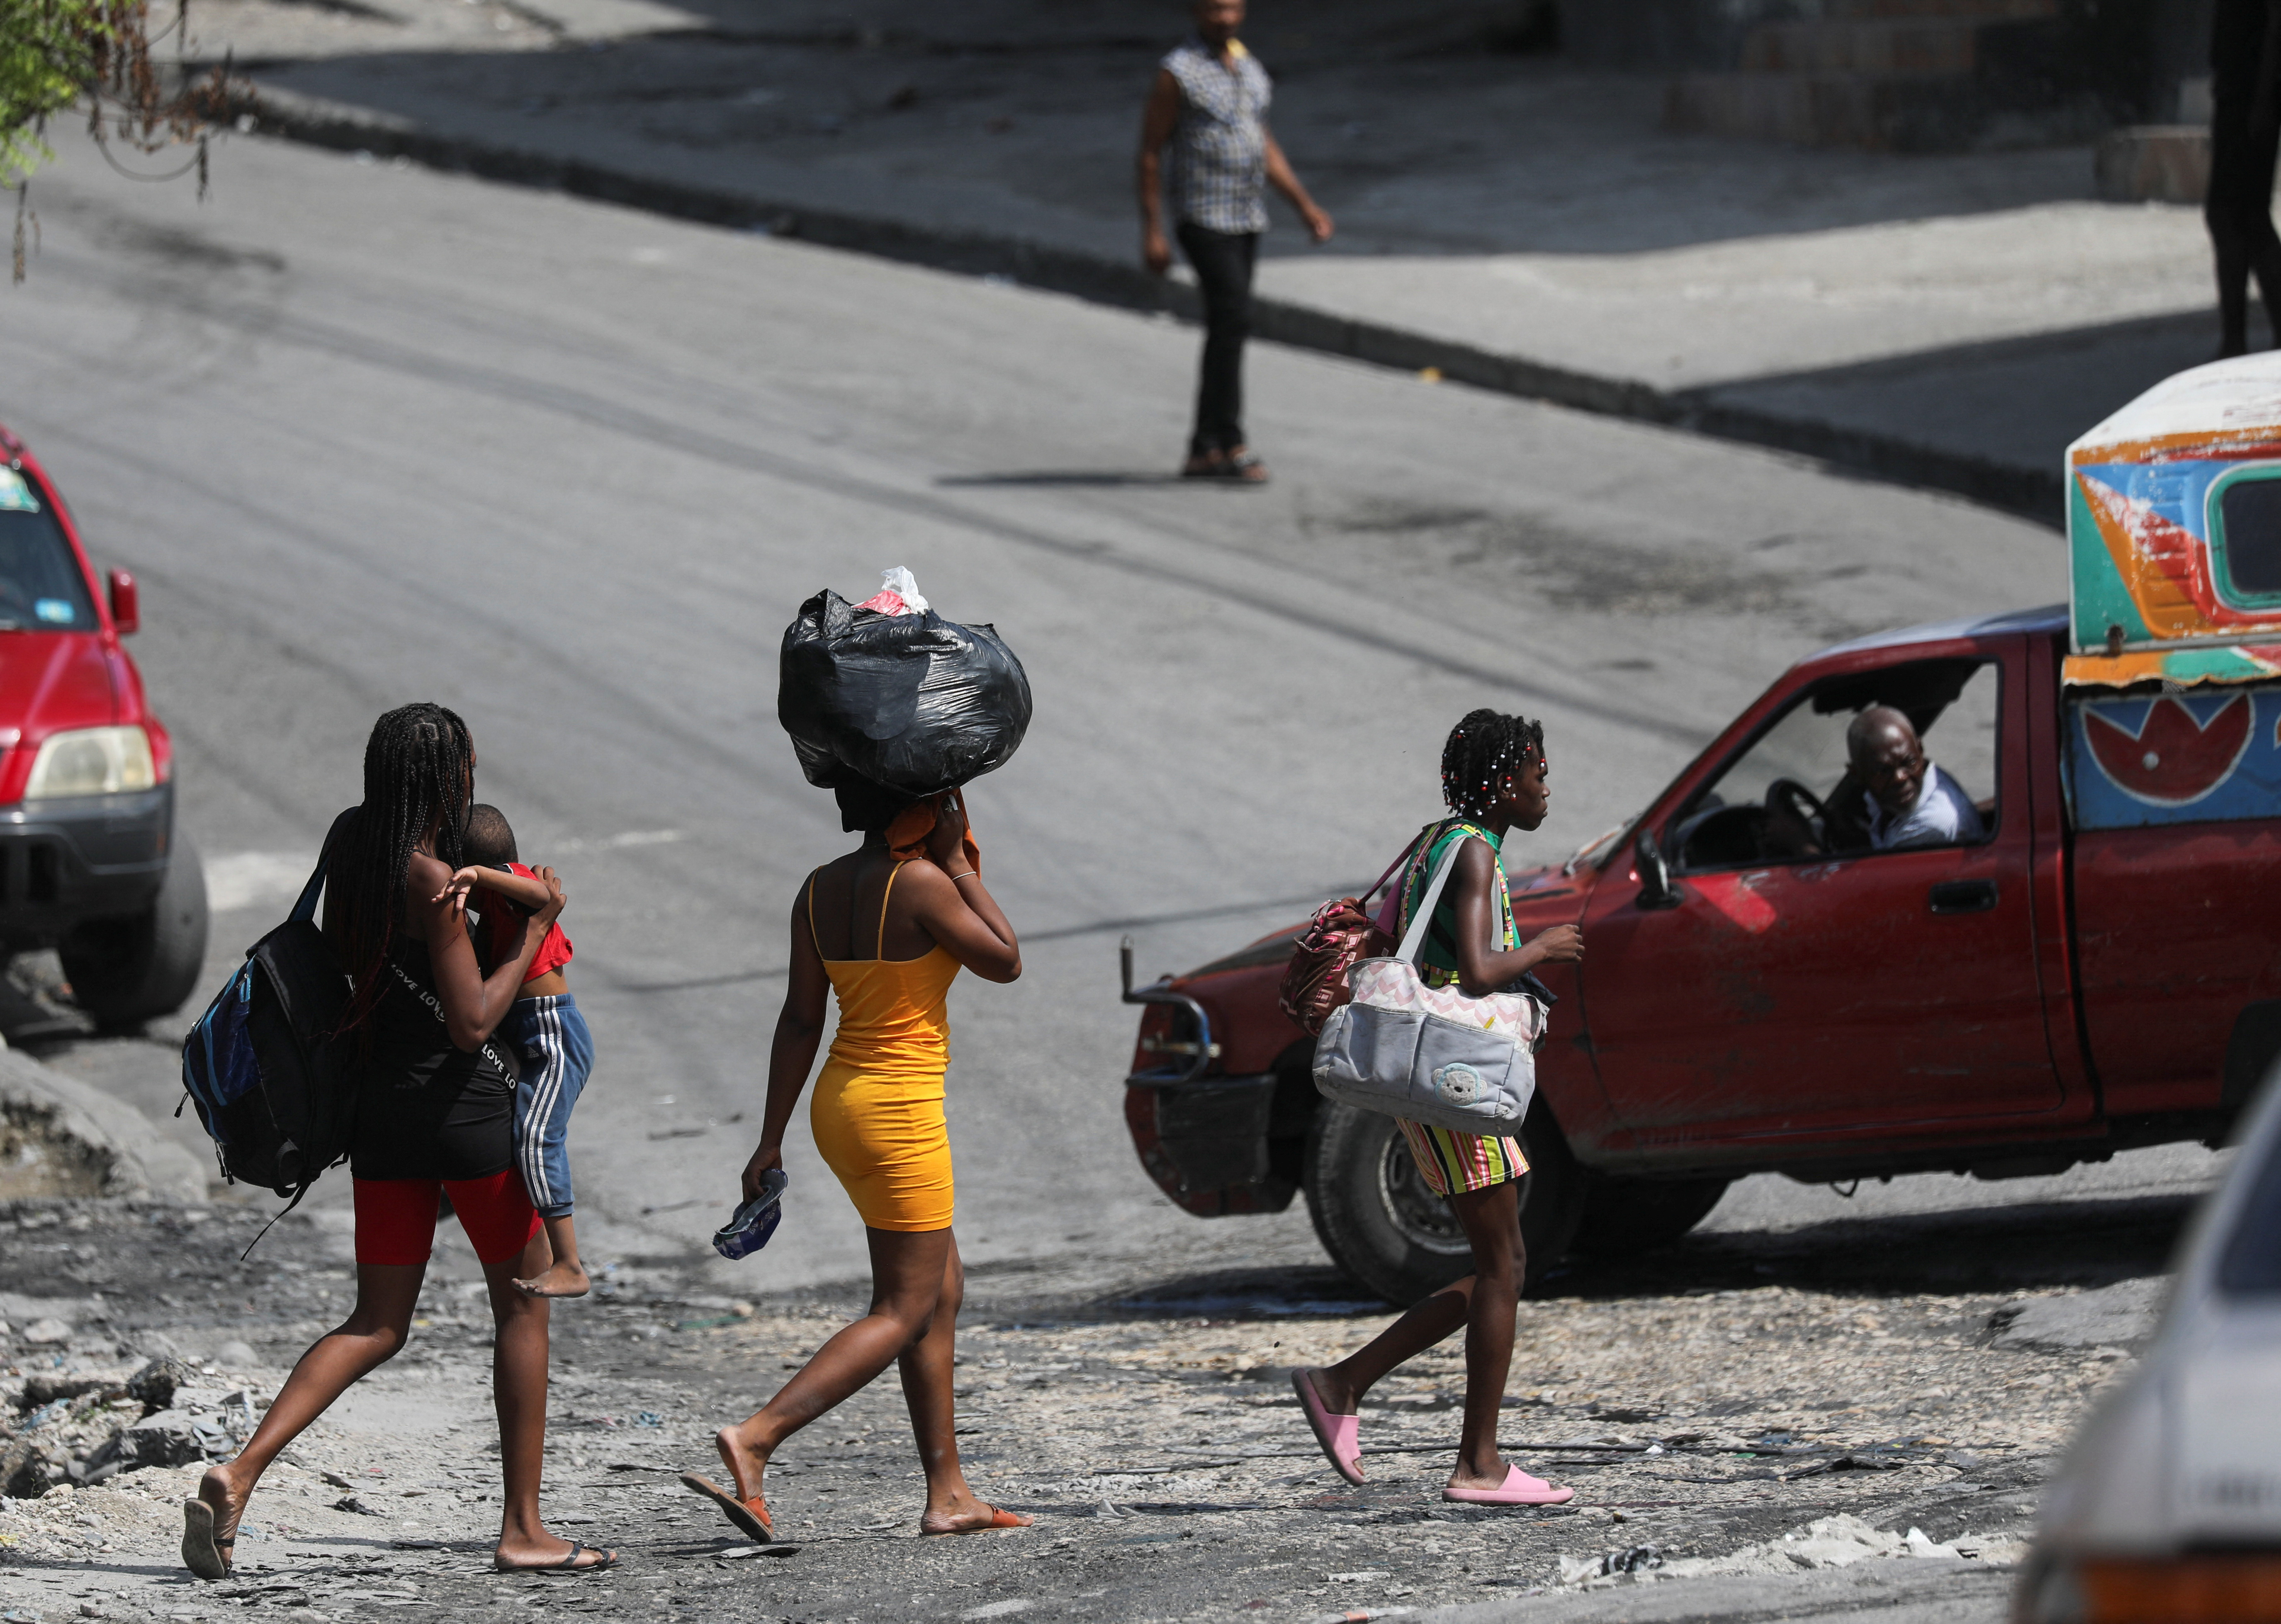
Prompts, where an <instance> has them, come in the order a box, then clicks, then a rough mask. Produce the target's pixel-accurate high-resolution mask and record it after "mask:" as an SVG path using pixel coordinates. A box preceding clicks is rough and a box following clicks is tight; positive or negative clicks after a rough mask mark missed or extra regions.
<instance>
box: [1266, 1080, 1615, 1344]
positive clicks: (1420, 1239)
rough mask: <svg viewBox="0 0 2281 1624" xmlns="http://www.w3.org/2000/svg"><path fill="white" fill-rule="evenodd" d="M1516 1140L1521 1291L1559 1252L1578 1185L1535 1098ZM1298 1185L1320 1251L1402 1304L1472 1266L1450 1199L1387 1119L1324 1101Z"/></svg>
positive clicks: (1564, 1246)
mask: <svg viewBox="0 0 2281 1624" xmlns="http://www.w3.org/2000/svg"><path fill="white" fill-rule="evenodd" d="M1520 1140H1521V1148H1522V1149H1523V1150H1524V1151H1525V1152H1526V1154H1527V1157H1528V1168H1529V1171H1528V1172H1527V1175H1526V1176H1525V1177H1524V1178H1523V1179H1522V1180H1521V1193H1520V1237H1521V1241H1522V1243H1523V1245H1524V1246H1526V1248H1527V1253H1528V1268H1527V1280H1525V1281H1524V1282H1523V1288H1524V1289H1528V1288H1534V1287H1535V1285H1536V1284H1537V1282H1538V1281H1540V1280H1543V1278H1544V1276H1545V1275H1546V1273H1547V1272H1550V1270H1551V1268H1552V1267H1553V1265H1554V1264H1558V1262H1559V1261H1560V1259H1561V1258H1562V1257H1563V1256H1565V1255H1566V1252H1567V1250H1568V1243H1569V1241H1570V1239H1571V1238H1572V1237H1573V1236H1574V1233H1575V1231H1576V1222H1577V1219H1578V1218H1579V1216H1580V1214H1581V1198H1582V1195H1583V1190H1582V1187H1581V1173H1580V1171H1579V1169H1578V1168H1577V1166H1576V1162H1575V1158H1574V1157H1573V1156H1570V1155H1569V1153H1568V1145H1567V1141H1566V1140H1564V1139H1563V1138H1562V1137H1561V1135H1560V1129H1559V1127H1558V1125H1557V1124H1555V1123H1554V1122H1553V1120H1552V1113H1551V1111H1550V1110H1548V1109H1547V1108H1546V1106H1545V1104H1544V1101H1543V1097H1542V1096H1541V1095H1540V1096H1539V1097H1538V1099H1537V1100H1536V1102H1535V1103H1534V1104H1533V1105H1531V1106H1530V1107H1529V1111H1528V1117H1527V1121H1526V1122H1525V1123H1523V1124H1522V1125H1521V1131H1520ZM1306 1186H1307V1210H1308V1212H1309V1213H1310V1214H1311V1216H1312V1217H1313V1218H1314V1220H1315V1233H1316V1234H1317V1235H1318V1237H1320V1238H1321V1240H1322V1242H1323V1249H1324V1250H1325V1251H1326V1252H1328V1253H1329V1254H1330V1255H1331V1258H1332V1260H1333V1261H1334V1262H1335V1263H1336V1264H1338V1265H1339V1266H1340V1267H1341V1268H1342V1269H1344V1270H1345V1271H1346V1272H1348V1273H1349V1274H1351V1275H1352V1276H1354V1278H1355V1279H1357V1280H1360V1281H1361V1282H1362V1283H1363V1284H1364V1285H1365V1286H1367V1287H1369V1288H1371V1289H1372V1291H1375V1292H1377V1293H1378V1294H1379V1295H1380V1296H1383V1297H1385V1298H1386V1299H1387V1300H1388V1302H1390V1303H1396V1304H1398V1305H1400V1306H1402V1307H1403V1308H1407V1307H1408V1306H1410V1304H1411V1303H1416V1302H1418V1301H1419V1300H1420V1299H1422V1298H1425V1297H1427V1296H1431V1295H1433V1294H1434V1292H1437V1291H1439V1290H1440V1289H1441V1288H1442V1287H1444V1286H1446V1285H1448V1284H1449V1283H1450V1281H1451V1280H1459V1279H1462V1278H1463V1277H1465V1275H1467V1274H1470V1273H1471V1272H1473V1250H1472V1249H1471V1248H1470V1247H1468V1246H1467V1245H1466V1243H1465V1232H1464V1231H1463V1230H1461V1229H1460V1228H1458V1221H1457V1218H1456V1217H1455V1216H1454V1215H1453V1214H1452V1213H1451V1212H1450V1207H1449V1203H1447V1202H1445V1201H1443V1200H1442V1198H1441V1197H1440V1196H1438V1195H1434V1193H1433V1192H1432V1191H1430V1190H1428V1189H1427V1187H1426V1184H1425V1181H1424V1180H1423V1179H1420V1178H1419V1176H1418V1168H1417V1164H1415V1163H1414V1162H1413V1161H1412V1160H1411V1155H1410V1147H1409V1144H1408V1143H1407V1141H1404V1140H1403V1137H1402V1133H1401V1130H1400V1129H1398V1128H1396V1126H1395V1124H1394V1118H1393V1117H1387V1116H1381V1115H1380V1114H1379V1113H1378V1112H1376V1111H1366V1110H1359V1109H1357V1107H1355V1106H1351V1105H1342V1104H1339V1103H1337V1102H1334V1101H1329V1100H1326V1101H1325V1102H1323V1103H1322V1105H1321V1107H1320V1108H1319V1109H1318V1110H1317V1111H1316V1112H1315V1119H1314V1122H1313V1124H1312V1125H1311V1127H1310V1128H1309V1130H1308V1134H1307V1160H1306Z"/></svg>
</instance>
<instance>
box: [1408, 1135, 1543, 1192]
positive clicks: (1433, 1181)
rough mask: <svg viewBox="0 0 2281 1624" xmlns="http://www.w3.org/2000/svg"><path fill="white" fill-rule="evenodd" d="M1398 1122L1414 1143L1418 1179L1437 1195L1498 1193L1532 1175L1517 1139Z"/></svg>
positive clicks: (1413, 1157) (1411, 1146)
mask: <svg viewBox="0 0 2281 1624" xmlns="http://www.w3.org/2000/svg"><path fill="white" fill-rule="evenodd" d="M1394 1120H1395V1122H1396V1125H1398V1126H1399V1127H1400V1128H1401V1129H1402V1137H1403V1138H1404V1139H1406V1140H1408V1141H1410V1156H1411V1160H1412V1161H1414V1162H1416V1163H1417V1164H1418V1176H1419V1178H1421V1179H1424V1180H1426V1187H1427V1189H1429V1190H1431V1191H1433V1192H1434V1194H1435V1195H1456V1194H1458V1192H1460V1191H1467V1190H1487V1189H1494V1188H1495V1187H1496V1186H1498V1185H1500V1184H1504V1183H1506V1182H1508V1181H1509V1180H1511V1179H1518V1178H1519V1177H1520V1176H1521V1174H1523V1173H1525V1172H1527V1171H1528V1158H1527V1156H1524V1155H1522V1154H1521V1149H1520V1141H1519V1140H1517V1139H1502V1138H1483V1137H1482V1136H1481V1135H1480V1134H1478V1133H1457V1132H1455V1131H1453V1130H1451V1129H1449V1128H1435V1127H1428V1126H1427V1125H1426V1124H1424V1123H1422V1122H1410V1121H1405V1120H1404V1119H1403V1118H1402V1117H1396V1118H1395V1119H1394Z"/></svg>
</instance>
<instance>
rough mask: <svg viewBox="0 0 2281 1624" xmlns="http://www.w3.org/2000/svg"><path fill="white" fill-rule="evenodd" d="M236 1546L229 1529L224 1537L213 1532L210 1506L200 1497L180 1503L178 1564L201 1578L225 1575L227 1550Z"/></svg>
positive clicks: (227, 1568) (228, 1567) (226, 1571)
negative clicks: (180, 1557)
mask: <svg viewBox="0 0 2281 1624" xmlns="http://www.w3.org/2000/svg"><path fill="white" fill-rule="evenodd" d="M236 1549H237V1535H236V1532H235V1531H233V1532H232V1533H231V1534H230V1535H229V1537H228V1538H227V1539H220V1538H217V1537H216V1536H215V1535H214V1508H213V1506H211V1505H208V1504H206V1503H205V1501H204V1500H185V1501H183V1502H182V1566H184V1567H187V1568H189V1570H190V1572H192V1573H193V1574H197V1576H198V1577H199V1578H201V1579H207V1580H213V1581H220V1580H224V1579H227V1578H228V1577H229V1569H230V1556H229V1553H230V1552H231V1551H235V1550H236Z"/></svg>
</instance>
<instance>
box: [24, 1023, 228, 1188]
mask: <svg viewBox="0 0 2281 1624" xmlns="http://www.w3.org/2000/svg"><path fill="white" fill-rule="evenodd" d="M0 1121H4V1124H5V1126H6V1128H7V1129H8V1130H10V1137H11V1138H13V1139H16V1140H18V1141H19V1148H18V1156H17V1160H16V1162H15V1164H14V1165H13V1166H12V1167H10V1168H8V1169H6V1170H4V1172H5V1173H7V1174H16V1173H19V1172H28V1171H32V1170H34V1169H35V1167H36V1166H37V1164H40V1163H42V1162H44V1163H45V1164H46V1168H45V1171H47V1172H48V1173H49V1175H50V1177H51V1178H52V1179H55V1180H56V1181H57V1182H58V1183H59V1184H62V1185H66V1186H70V1185H76V1186H78V1187H77V1188H60V1189H58V1190H55V1191H53V1192H43V1193H53V1194H61V1195H158V1196H162V1197H164V1198H166V1199H167V1200H169V1201H184V1202H200V1203H203V1202H204V1201H205V1198H206V1172H205V1167H204V1166H203V1165H202V1164H200V1163H199V1161H198V1159H197V1157H196V1156H192V1155H191V1154H190V1153H189V1151H188V1150H185V1149H183V1148H182V1146H180V1145H178V1144H176V1143H175V1142H174V1141H173V1140H171V1139H169V1138H167V1137H166V1135H165V1134H164V1133H160V1132H159V1129H158V1128H157V1127H155V1126H153V1125H151V1121H150V1119H149V1118H148V1117H144V1116H143V1113H142V1112H141V1111H139V1110H135V1108H134V1107H133V1106H131V1105H128V1104H127V1103H126V1102H123V1101H120V1100H114V1099H112V1097H111V1096H110V1095H109V1094H104V1092H103V1091H102V1090H101V1089H99V1088H93V1087H89V1086H88V1085H87V1084H85V1083H82V1082H79V1081H76V1080H74V1079H72V1078H68V1077H66V1076H65V1075H63V1073H61V1072H60V1071H50V1069H49V1068H47V1067H46V1066H43V1065H42V1064H40V1063H39V1062H37V1061H36V1060H33V1059H30V1058H29V1057H27V1056H23V1055H19V1054H18V1053H16V1052H15V1051H14V1050H12V1049H6V1050H0ZM27 1151H28V1152H29V1154H28V1156H27ZM35 1176H36V1175H35Z"/></svg>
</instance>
